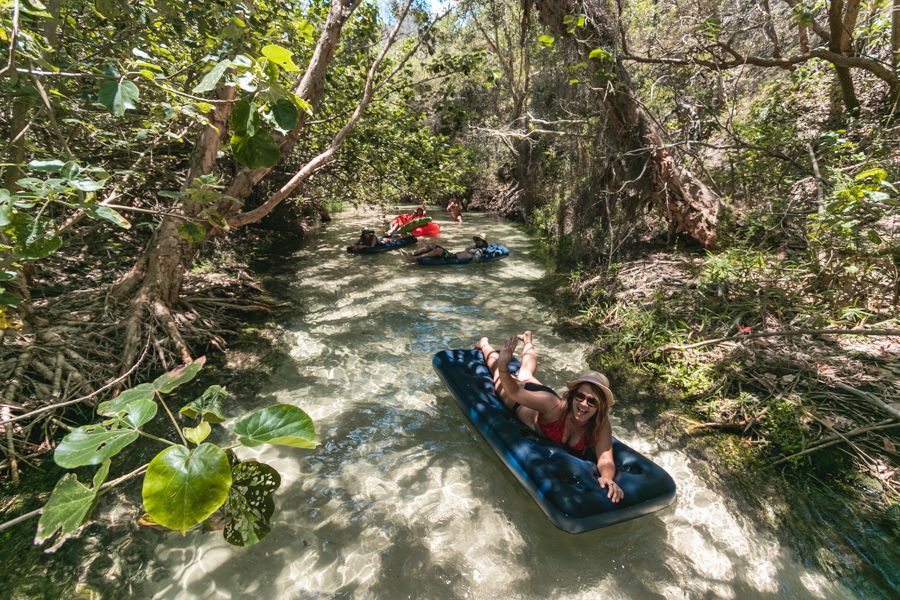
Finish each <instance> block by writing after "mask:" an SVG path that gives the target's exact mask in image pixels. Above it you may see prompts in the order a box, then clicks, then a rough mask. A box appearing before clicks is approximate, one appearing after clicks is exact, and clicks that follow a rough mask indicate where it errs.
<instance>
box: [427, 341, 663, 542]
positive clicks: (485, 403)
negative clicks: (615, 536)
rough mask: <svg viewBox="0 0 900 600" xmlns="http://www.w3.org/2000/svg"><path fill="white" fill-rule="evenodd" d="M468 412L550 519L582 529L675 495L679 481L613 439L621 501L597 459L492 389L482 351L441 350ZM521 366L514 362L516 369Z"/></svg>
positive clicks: (441, 363)
mask: <svg viewBox="0 0 900 600" xmlns="http://www.w3.org/2000/svg"><path fill="white" fill-rule="evenodd" d="M431 364H432V366H433V367H434V370H435V371H437V374H438V375H439V376H440V378H441V379H442V380H443V382H444V385H446V386H447V388H448V389H449V390H450V393H452V394H453V397H454V398H456V401H457V402H458V403H459V406H460V408H461V409H462V411H463V414H465V415H466V417H468V419H469V421H470V422H471V423H472V425H473V426H474V427H475V429H477V430H478V432H479V433H480V434H481V435H482V437H484V439H485V440H487V442H488V443H489V444H490V445H491V447H492V448H493V449H494V452H496V453H497V456H499V457H500V458H501V459H502V460H503V462H504V463H506V466H507V467H509V469H510V470H511V471H512V472H513V474H514V475H515V476H516V478H517V479H518V480H519V482H520V483H521V484H522V485H523V486H524V487H525V489H526V490H527V491H528V493H529V494H531V497H532V498H534V501H535V502H537V503H538V506H540V507H541V509H542V510H543V511H544V513H545V514H546V515H547V517H548V518H549V519H550V521H551V522H552V523H553V524H554V525H556V526H557V527H559V528H560V529H562V530H563V531H568V532H569V533H582V532H584V531H590V530H592V529H598V528H600V527H607V526H609V525H613V524H615V523H621V522H622V521H627V520H629V519H634V518H635V517H640V516H642V515H646V514H648V513H651V512H654V511H657V510H659V509H661V508H664V507H665V506H668V505H669V504H670V503H671V502H672V500H674V499H675V482H674V481H673V480H672V477H670V476H669V474H668V473H666V471H664V470H663V469H662V468H661V467H659V466H658V465H656V464H655V463H653V462H652V461H651V460H650V459H648V458H646V457H645V456H642V455H641V454H639V453H638V452H636V451H634V450H632V449H631V448H629V447H628V446H627V445H625V444H623V443H622V442H620V441H619V440H617V439H615V438H613V456H614V459H615V463H616V476H615V481H616V483H618V484H619V485H620V486H621V487H622V490H623V491H624V493H625V497H624V498H623V499H622V500H621V502H619V503H618V504H613V503H612V501H610V500H609V498H607V493H608V491H607V490H605V489H601V488H600V484H599V483H597V479H596V477H597V467H596V464H595V463H594V462H592V461H589V460H584V459H581V458H579V457H577V456H573V455H572V454H569V453H568V452H567V451H566V450H565V449H564V448H563V447H562V446H560V445H559V444H555V443H553V442H551V441H550V440H548V439H546V438H544V437H543V436H542V435H540V434H539V433H535V432H534V431H532V430H531V429H529V428H528V427H527V426H525V425H524V424H523V423H522V422H521V421H519V419H518V418H516V416H515V415H514V414H513V413H512V411H510V410H509V409H508V408H506V407H505V406H504V405H503V403H502V402H501V401H500V399H499V398H498V397H497V395H496V394H495V393H494V385H493V383H492V382H491V376H490V372H489V371H488V368H487V365H485V364H484V360H483V358H482V355H481V351H480V350H443V351H441V352H438V353H437V354H435V355H434V358H433V359H432V361H431ZM518 368H519V363H518V362H517V361H516V360H515V359H513V361H511V362H510V364H509V369H510V371H511V372H515V371H516V370H518Z"/></svg>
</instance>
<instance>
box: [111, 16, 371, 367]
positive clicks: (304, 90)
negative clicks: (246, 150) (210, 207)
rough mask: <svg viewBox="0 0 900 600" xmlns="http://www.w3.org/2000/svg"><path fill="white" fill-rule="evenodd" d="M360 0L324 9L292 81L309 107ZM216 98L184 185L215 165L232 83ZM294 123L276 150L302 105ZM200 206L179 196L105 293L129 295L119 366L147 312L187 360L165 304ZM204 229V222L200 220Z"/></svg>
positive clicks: (235, 185) (248, 175) (232, 189)
mask: <svg viewBox="0 0 900 600" xmlns="http://www.w3.org/2000/svg"><path fill="white" fill-rule="evenodd" d="M359 3H360V0H335V1H334V2H333V3H332V5H331V8H330V9H329V12H328V17H327V19H326V22H325V26H324V29H323V31H322V34H321V35H320V36H319V40H318V43H317V45H316V49H315V51H314V53H313V56H312V58H311V59H310V63H309V65H308V67H307V69H306V71H305V73H304V75H303V77H302V78H301V79H300V80H299V81H298V82H297V84H296V86H295V91H296V92H297V94H298V96H300V97H301V98H303V99H304V100H306V101H307V102H308V103H309V104H310V105H311V106H312V107H313V108H315V107H316V106H317V105H318V103H319V101H320V100H321V97H322V90H323V88H324V85H325V73H326V71H327V68H328V66H329V64H330V63H331V61H332V59H333V58H334V51H335V48H336V46H337V43H338V40H339V38H340V33H341V29H342V28H343V26H344V24H345V23H346V22H347V20H348V19H349V18H350V15H351V14H352V13H353V11H354V10H355V9H356V7H357V6H359ZM217 93H218V95H219V98H220V99H221V100H225V102H222V103H219V104H217V105H216V106H215V108H214V109H213V110H212V111H210V113H209V115H208V119H209V125H208V126H207V127H205V128H204V130H203V132H202V133H201V135H200V137H199V139H198V140H197V142H196V144H195V145H194V152H193V155H192V156H191V161H190V167H189V169H188V173H187V175H186V177H185V181H184V187H187V186H190V185H191V183H192V182H193V181H194V179H195V178H197V177H199V176H201V175H204V174H208V173H211V172H212V171H213V169H214V168H215V162H216V155H217V153H218V151H219V149H220V147H221V144H222V139H223V137H224V135H225V133H226V132H227V130H228V118H229V116H230V115H231V110H232V108H233V106H234V103H233V102H231V100H234V98H235V94H236V88H235V86H220V87H219V88H218V90H217ZM300 115H301V117H300V120H299V121H298V123H297V126H296V127H295V128H294V129H293V130H292V131H291V132H290V133H288V134H287V135H286V136H285V137H284V138H283V139H282V141H281V144H280V146H281V152H282V154H281V155H282V156H285V155H286V154H287V153H289V152H290V150H291V149H292V148H293V147H294V145H295V144H296V142H297V140H298V139H299V136H300V133H301V131H302V130H303V127H304V125H305V116H304V113H303V111H301V113H300ZM269 172H270V169H256V170H253V171H250V170H244V171H241V172H239V173H238V174H237V175H236V176H235V178H234V179H233V180H232V181H231V183H230V185H228V186H227V188H226V194H228V195H229V196H231V197H233V198H237V199H239V200H242V199H244V198H246V197H247V196H248V195H249V194H250V192H251V191H252V190H253V187H254V186H255V185H256V184H257V183H259V181H260V180H262V179H263V178H264V177H265V176H266V175H268V173H269ZM234 206H235V204H234V203H233V202H231V201H229V202H227V203H223V204H222V205H221V206H219V207H218V209H219V210H218V212H219V213H220V214H222V215H223V216H226V217H227V216H228V214H229V212H230V211H233V210H234ZM200 208H201V207H198V206H193V205H191V203H190V202H185V203H184V204H183V205H182V206H181V207H180V214H179V215H175V216H172V215H169V216H166V217H164V218H163V219H162V221H161V222H160V224H159V226H158V227H157V228H156V230H155V231H154V233H153V236H152V238H151V240H150V243H149V244H148V246H147V247H146V248H145V249H144V252H143V253H142V255H141V256H140V257H138V259H137V260H136V261H135V264H134V266H133V267H132V269H131V270H130V271H129V272H128V273H127V274H126V275H125V276H124V277H123V278H122V279H121V280H120V281H119V282H117V283H116V284H115V286H114V287H113V290H112V292H111V295H112V297H113V298H115V299H117V300H119V301H128V300H130V307H129V314H128V317H127V319H126V323H125V347H124V352H123V356H122V361H123V362H122V368H123V370H125V369H127V368H128V367H129V366H130V365H131V364H132V363H133V361H134V359H135V358H136V357H137V354H138V351H139V349H140V346H141V342H142V339H143V337H144V336H143V335H142V333H143V327H142V323H143V319H144V317H145V315H146V314H147V313H148V312H149V313H150V314H151V315H152V316H153V318H154V319H155V321H156V322H157V323H159V324H160V326H161V327H162V328H163V332H164V334H165V336H166V337H168V338H169V339H170V340H171V341H172V342H173V343H174V345H175V346H176V349H177V350H178V353H179V356H180V358H181V360H182V361H184V362H189V361H190V360H191V354H190V350H189V349H188V346H187V344H186V343H185V341H184V339H183V338H182V336H181V334H180V332H179V328H178V324H177V323H176V322H175V319H174V317H173V315H172V313H171V307H172V305H173V304H174V303H175V301H176V300H177V299H178V296H179V293H180V291H181V285H182V282H183V278H184V272H185V269H186V268H187V267H188V266H189V265H190V262H191V260H193V257H194V254H195V252H196V250H197V247H198V245H197V244H196V243H192V242H189V241H187V240H185V239H184V238H182V237H181V235H179V231H178V226H179V225H180V224H181V223H182V222H183V221H184V220H185V219H190V218H192V217H195V216H197V214H198V212H199V210H200ZM201 225H202V226H203V227H204V228H205V229H206V231H207V233H209V232H210V227H209V226H208V225H207V224H205V223H201Z"/></svg>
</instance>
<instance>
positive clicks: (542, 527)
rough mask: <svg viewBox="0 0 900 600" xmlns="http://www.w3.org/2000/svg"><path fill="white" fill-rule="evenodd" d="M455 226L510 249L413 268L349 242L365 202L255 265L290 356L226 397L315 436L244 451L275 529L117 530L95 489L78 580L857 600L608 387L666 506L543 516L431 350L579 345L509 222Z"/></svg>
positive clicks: (217, 590)
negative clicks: (527, 337)
mask: <svg viewBox="0 0 900 600" xmlns="http://www.w3.org/2000/svg"><path fill="white" fill-rule="evenodd" d="M464 219H465V222H464V223H463V224H461V225H460V224H454V223H451V222H449V220H448V219H446V217H442V216H441V215H440V214H439V215H438V222H439V223H440V224H441V226H442V233H441V236H440V239H439V241H440V243H441V244H442V245H445V246H446V247H448V248H451V249H462V248H464V247H465V246H468V245H470V244H471V236H472V234H475V233H483V234H484V235H486V236H487V238H488V239H489V240H491V241H497V242H500V243H503V244H505V245H506V246H507V247H509V249H510V251H511V255H510V256H509V257H508V258H506V259H505V260H502V261H497V262H490V263H484V264H471V265H465V266H450V267H420V266H418V265H409V264H406V263H404V261H403V259H402V257H401V256H400V255H399V253H397V252H390V253H384V254H376V255H370V256H359V255H352V254H348V253H346V252H345V250H344V247H345V246H346V245H347V244H349V243H351V242H352V241H353V240H355V239H356V237H357V236H358V234H359V230H360V228H361V227H363V226H373V225H377V224H379V223H380V215H378V214H376V213H374V212H372V211H369V212H365V211H362V210H360V211H349V212H345V213H341V214H338V215H336V216H335V219H334V221H332V222H331V223H330V224H328V225H327V226H326V227H325V228H324V229H323V230H322V231H319V232H315V233H313V234H311V235H310V236H309V239H308V240H307V241H305V242H304V243H303V245H302V246H301V247H300V248H299V249H297V250H296V251H295V252H293V253H292V254H289V255H287V256H285V257H284V258H283V261H282V262H281V263H279V264H278V265H276V266H275V267H274V273H273V274H270V277H273V278H274V279H275V281H276V282H279V284H280V285H281V286H282V287H283V289H282V295H286V296H289V297H290V298H292V300H293V302H294V304H295V306H296V307H297V309H298V312H297V314H296V315H295V316H294V317H292V318H290V319H289V320H288V321H287V322H286V323H284V324H283V325H284V327H285V335H286V336H287V344H288V347H289V352H290V359H288V360H285V361H283V364H280V365H278V366H277V367H276V370H275V373H274V375H273V376H272V377H271V380H270V381H268V382H266V383H265V384H264V385H263V388H262V390H261V393H259V394H258V395H257V396H256V397H254V398H252V399H249V400H248V399H246V398H244V399H242V400H241V402H242V406H241V407H240V409H241V412H243V411H244V410H245V409H246V410H250V409H254V408H257V407H261V406H266V405H269V404H272V403H275V402H282V403H290V404H295V405H297V406H299V407H301V408H303V409H304V410H305V411H306V412H308V413H309V414H310V416H311V417H312V418H313V420H314V422H315V425H316V429H317V434H318V438H319V440H320V442H321V445H320V446H319V447H318V448H317V449H316V450H298V449H293V448H286V447H273V446H263V447H260V448H257V449H254V450H250V449H246V448H242V449H240V456H241V458H243V459H250V458H256V459H258V460H260V461H262V462H265V463H268V464H270V465H272V466H273V467H275V468H276V469H277V470H278V471H279V472H280V473H281V476H282V485H281V487H280V489H279V490H278V492H277V494H276V509H275V514H274V516H273V518H272V531H271V533H270V534H269V535H268V537H266V538H265V539H264V540H262V541H261V542H260V543H258V544H257V545H255V546H253V547H250V548H246V549H242V548H236V547H232V546H229V545H228V544H227V543H226V542H225V541H224V540H223V538H222V536H221V534H220V533H218V532H214V533H203V532H198V531H195V532H189V533H188V534H187V535H186V536H180V535H178V534H167V535H161V534H159V533H158V532H155V531H153V530H150V529H146V528H135V527H128V528H122V527H121V524H122V521H123V520H124V519H132V520H133V519H134V515H133V514H131V513H129V514H125V512H124V511H121V509H119V512H118V513H117V512H116V511H115V510H114V509H113V508H112V507H111V505H112V503H111V502H104V505H103V506H102V507H101V512H102V513H104V514H103V516H102V517H101V518H100V519H99V520H100V521H101V522H103V521H105V522H106V523H107V524H110V523H111V524H115V523H118V524H119V525H120V527H118V528H114V530H118V531H119V534H118V539H109V536H110V534H109V533H106V534H104V533H99V534H97V535H98V537H97V538H96V539H95V542H96V543H93V544H91V543H88V544H87V545H86V546H85V547H84V551H85V552H88V553H92V552H103V553H104V554H107V556H108V557H109V558H107V559H105V560H104V561H102V565H103V566H102V569H101V568H100V565H101V563H97V564H96V565H95V567H94V568H91V567H90V566H88V565H87V564H86V563H87V562H90V561H89V560H88V557H87V556H86V555H85V554H81V559H82V560H83V561H86V562H83V563H82V568H83V569H85V570H83V571H82V572H81V578H82V581H83V582H84V584H85V585H86V586H87V587H88V588H93V589H95V590H96V589H102V588H106V589H118V590H119V591H120V592H124V593H126V594H127V595H128V596H130V597H139V598H173V599H174V598H209V599H216V598H245V597H246V598H250V597H252V598H387V599H394V598H491V599H493V598H523V599H530V598H535V599H538V598H540V599H543V598H548V597H553V598H591V599H594V598H629V599H634V598H713V597H714V598H735V599H745V598H772V597H788V598H821V597H828V598H858V597H860V596H859V595H858V594H857V593H856V592H854V590H852V589H849V588H847V587H845V586H844V584H842V583H841V582H840V581H835V580H833V579H831V578H826V577H825V576H824V575H822V574H821V573H819V572H818V571H816V570H814V569H812V568H809V567H807V566H805V565H804V564H803V562H802V561H801V560H799V559H798V557H797V556H796V555H795V554H794V552H793V551H792V550H791V549H790V548H789V547H787V546H785V545H783V544H781V543H780V542H779V541H778V540H777V539H776V538H775V537H773V536H772V534H771V533H769V532H767V531H765V530H764V529H762V528H759V527H757V526H756V524H755V523H754V522H753V519H752V517H751V516H750V514H749V513H748V514H744V513H743V512H741V511H740V509H739V508H735V503H734V502H730V501H729V499H728V498H726V497H723V496H722V495H721V494H720V493H719V492H717V491H715V490H714V489H713V488H712V487H711V486H710V485H708V484H707V483H705V481H704V479H703V478H702V477H701V476H700V475H699V474H698V473H697V472H696V471H695V469H696V466H695V465H693V464H692V460H691V458H689V457H688V455H687V454H686V453H685V452H683V451H682V450H680V449H679V448H678V447H670V446H669V445H668V444H667V443H666V442H664V441H663V440H662V439H660V438H659V436H656V435H655V433H654V423H653V422H648V421H647V420H646V419H643V418H639V417H637V415H639V414H641V411H640V407H639V406H636V404H637V403H638V401H637V399H631V398H619V402H618V403H617V404H616V406H615V407H614V409H613V412H612V424H613V434H614V435H616V436H617V437H619V438H620V439H621V440H622V441H624V442H625V443H627V444H629V445H631V446H632V447H634V448H635V449H637V450H638V451H640V452H642V453H643V454H645V455H646V456H648V457H650V458H651V459H652V460H654V461H655V462H657V463H658V464H659V465H661V466H662V467H663V468H665V469H666V470H667V471H668V472H669V473H670V474H671V475H672V476H673V477H674V479H675V481H676V483H677V485H678V495H677V498H676V501H675V503H674V504H673V505H671V506H669V507H668V508H666V509H664V510H662V511H659V512H657V513H654V514H651V515H648V516H644V517H641V518H638V519H635V520H632V521H628V522H626V523H622V524H619V525H614V526H611V527H608V528H604V529H600V530H596V531H593V532H588V533H583V534H579V535H572V534H567V533H564V532H562V531H560V530H558V529H556V528H555V527H554V526H553V525H552V524H551V523H550V521H549V520H547V518H546V517H545V516H544V514H543V513H542V512H541V510H540V509H539V508H538V506H537V505H536V504H535V503H534V502H533V501H532V499H531V497H530V496H529V495H528V494H527V493H526V492H525V491H524V489H523V488H522V487H521V486H520V484H519V483H518V481H517V480H516V479H515V477H514V476H513V475H512V474H511V473H510V472H509V471H508V470H507V468H506V467H505V466H504V465H503V464H502V462H501V461H500V460H499V459H498V458H497V457H496V456H495V454H494V452H493V451H492V450H491V448H490V447H488V445H487V444H486V443H485V442H484V441H483V440H482V439H481V438H480V436H479V434H478V433H477V432H476V431H474V430H473V429H472V428H471V427H470V425H469V424H468V422H467V421H466V419H465V418H464V416H463V415H462V414H461V412H460V411H459V409H458V408H457V406H456V403H455V401H454V400H453V398H452V397H451V395H450V394H449V392H448V391H447V390H446V389H445V388H444V386H443V385H442V384H441V382H440V380H439V379H438V377H437V375H436V374H435V373H434V372H433V371H432V368H431V358H432V355H433V354H434V353H435V352H437V351H439V350H442V349H445V348H457V347H470V346H471V345H472V344H473V342H474V341H475V340H477V339H478V337H479V336H481V335H487V336H488V337H490V338H491V339H492V340H493V341H494V342H500V341H502V339H503V338H504V337H505V336H507V335H509V334H512V333H519V332H521V331H522V330H524V329H526V328H528V329H531V330H533V332H534V340H535V345H536V348H537V351H538V356H539V367H538V376H539V377H540V379H541V380H542V381H543V382H544V383H546V384H548V385H551V386H554V387H556V388H561V387H562V384H563V382H565V381H566V380H567V379H571V378H572V376H574V375H576V374H577V373H579V372H581V371H584V370H586V369H587V363H586V355H587V353H588V351H589V350H590V347H589V345H588V344H586V343H585V342H583V341H579V340H576V339H573V338H570V337H566V335H565V334H564V333H560V330H558V329H555V328H554V327H552V325H551V323H552V321H553V317H552V313H553V311H552V308H553V307H552V306H549V305H548V304H546V301H541V300H539V299H538V297H537V295H536V293H535V291H534V290H535V286H536V284H537V283H538V282H539V281H540V280H541V278H542V277H543V276H544V274H545V269H544V264H543V261H542V260H541V259H540V257H539V249H538V243H537V241H536V240H535V239H534V238H533V237H531V236H530V235H529V234H527V233H526V232H525V230H524V229H522V228H521V227H520V226H519V225H516V224H513V223H510V222H508V221H504V220H500V219H497V218H494V217H491V216H488V215H478V214H466V215H464ZM423 241H426V240H423ZM226 410H229V411H230V412H231V414H235V413H236V412H238V411H237V407H236V406H235V405H234V404H232V405H231V406H227V407H226ZM132 491H133V492H134V493H135V494H136V493H137V491H136V489H133V490H132ZM126 536H127V537H128V539H127V540H126V539H125V538H126ZM104 538H105V539H104ZM70 543H74V544H76V545H77V544H78V542H70ZM137 557H140V558H137ZM73 558H74V557H73ZM126 582H127V583H126ZM125 590H127V592H125ZM101 594H102V592H101ZM102 595H105V594H102Z"/></svg>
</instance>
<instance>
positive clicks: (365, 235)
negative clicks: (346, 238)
mask: <svg viewBox="0 0 900 600" xmlns="http://www.w3.org/2000/svg"><path fill="white" fill-rule="evenodd" d="M377 244H378V236H377V235H375V232H374V231H373V230H371V229H363V230H362V233H360V235H359V239H358V240H356V243H355V244H353V245H352V246H350V247H351V248H354V249H356V250H359V249H361V248H372V247H374V246H376V245H377Z"/></svg>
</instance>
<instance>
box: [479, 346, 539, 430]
mask: <svg viewBox="0 0 900 600" xmlns="http://www.w3.org/2000/svg"><path fill="white" fill-rule="evenodd" d="M475 347H476V348H478V349H479V350H481V354H482V356H484V363H485V364H486V365H487V367H488V369H489V370H490V372H491V379H492V380H493V382H494V390H495V391H496V392H497V396H498V397H499V398H500V401H501V402H503V404H504V405H505V406H506V408H508V409H510V410H512V411H514V412H515V413H516V416H517V417H518V418H519V420H520V421H522V422H523V423H525V424H526V425H528V426H529V427H530V428H531V429H536V428H537V418H538V412H537V411H536V410H534V409H533V408H528V407H527V406H522V405H521V404H517V403H515V402H513V401H511V400H510V399H509V397H508V396H507V395H506V390H504V389H503V383H502V382H501V381H500V373H499V372H498V370H497V357H498V356H500V352H498V351H497V350H495V349H494V347H493V346H491V343H490V342H489V341H488V339H487V338H486V337H483V338H481V339H480V340H478V343H476V344H475ZM513 377H515V378H516V379H519V377H518V375H514V376H513Z"/></svg>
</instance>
